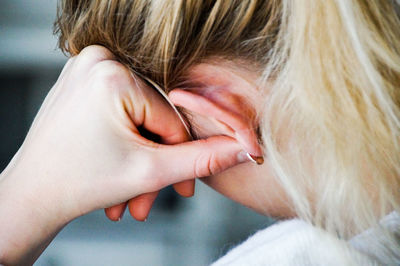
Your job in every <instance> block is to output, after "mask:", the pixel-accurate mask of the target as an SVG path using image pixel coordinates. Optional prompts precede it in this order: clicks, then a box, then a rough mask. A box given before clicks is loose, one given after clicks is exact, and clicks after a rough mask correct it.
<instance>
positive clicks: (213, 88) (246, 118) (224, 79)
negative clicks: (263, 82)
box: [169, 64, 263, 157]
mask: <svg viewBox="0 0 400 266" xmlns="http://www.w3.org/2000/svg"><path fill="white" fill-rule="evenodd" d="M256 79H257V76H256V75H254V73H247V70H244V69H240V70H239V69H238V68H233V67H232V66H229V65H223V64H221V65H220V64H218V65H211V64H199V65H196V66H195V67H193V68H192V69H191V70H190V71H189V74H188V75H187V79H186V81H187V84H188V86H187V87H185V88H177V89H174V90H172V91H171V92H170V93H169V98H170V100H171V101H172V102H173V103H174V104H175V105H177V106H180V107H182V108H184V112H185V113H186V114H189V115H188V117H190V119H189V120H190V121H189V122H190V123H191V124H193V123H194V124H196V123H197V124H198V123H200V126H197V129H199V128H200V129H199V130H200V131H201V129H202V128H203V132H204V128H206V129H207V130H208V131H211V132H213V133H212V134H223V135H228V136H231V137H233V138H235V139H236V140H237V141H238V142H239V143H241V144H242V145H243V149H244V150H245V151H246V152H248V153H249V154H251V155H253V156H255V157H261V156H262V155H263V154H262V149H261V146H260V144H259V142H258V135H257V131H258V130H257V129H258V122H259V121H257V115H256V114H257V111H258V110H257V107H258V102H259V100H260V98H259V97H257V95H258V94H259V92H258V89H257V87H256V86H255V85H254V82H255V80H256ZM257 100H258V102H257ZM199 121H200V122H199ZM213 127H214V128H213ZM195 130H196V129H195ZM195 133H196V132H195ZM203 134H204V133H203ZM209 135H210V134H209ZM209 135H208V136H209ZM208 136H207V135H205V136H201V134H200V138H202V137H208Z"/></svg>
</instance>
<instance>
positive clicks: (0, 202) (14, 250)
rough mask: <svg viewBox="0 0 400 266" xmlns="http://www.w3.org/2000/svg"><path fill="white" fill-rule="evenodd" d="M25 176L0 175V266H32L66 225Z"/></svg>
mask: <svg viewBox="0 0 400 266" xmlns="http://www.w3.org/2000/svg"><path fill="white" fill-rule="evenodd" d="M27 174H28V173H27V172H26V171H24V172H22V171H20V170H18V169H11V170H10V169H7V170H6V171H4V172H3V173H2V174H1V175H0V217H1V218H0V264H4V265H31V264H33V263H34V262H35V260H36V259H37V258H38V257H39V256H40V254H41V253H42V252H43V250H44V249H45V248H46V247H47V245H48V244H49V243H50V242H51V240H52V239H53V238H54V237H55V236H56V235H57V233H58V232H59V231H60V230H61V229H62V227H63V226H64V225H65V224H66V223H67V222H68V219H67V218H66V217H63V216H62V215H61V214H59V213H57V212H56V211H55V210H56V208H54V207H55V205H56V204H54V203H55V200H54V198H53V197H52V195H51V194H47V193H46V192H45V191H46V190H43V189H40V184H37V183H36V184H35V182H33V181H34V178H33V177H32V176H27ZM44 194H47V195H44ZM53 206H54V207H53Z"/></svg>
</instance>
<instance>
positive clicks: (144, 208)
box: [128, 191, 158, 222]
mask: <svg viewBox="0 0 400 266" xmlns="http://www.w3.org/2000/svg"><path fill="white" fill-rule="evenodd" d="M157 195H158V191H157V192H150V193H146V194H143V195H140V196H137V197H135V198H133V199H131V200H130V201H129V202H128V209H129V212H130V214H131V216H132V217H133V218H134V219H135V220H137V221H140V222H144V221H146V220H147V217H148V216H149V213H150V210H151V207H152V206H153V203H154V201H155V199H156V198H157Z"/></svg>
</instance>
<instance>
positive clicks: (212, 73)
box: [56, 0, 400, 236]
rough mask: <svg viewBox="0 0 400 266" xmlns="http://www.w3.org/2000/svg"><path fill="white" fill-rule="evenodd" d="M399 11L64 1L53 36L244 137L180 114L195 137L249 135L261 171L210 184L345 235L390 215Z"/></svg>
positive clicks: (396, 150) (235, 2)
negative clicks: (103, 56)
mask: <svg viewBox="0 0 400 266" xmlns="http://www.w3.org/2000/svg"><path fill="white" fill-rule="evenodd" d="M398 8H399V6H398V4H396V2H395V1H390V0H388V1H378V0H371V1H361V0H360V1H358V0H352V1H350V0H349V1H333V0H329V1H317V0H296V1H293V0H247V1H246V0H232V1H224V0H217V1H211V0H210V1H207V0H204V1H197V0H192V1H190V0H187V1H184V0H174V1H162V0H147V1H146V0H136V1H134V0H107V1H95V0H92V1H90V0H80V1H78V0H74V1H72V0H69V1H62V3H61V4H60V10H59V17H58V20H57V23H56V28H57V31H58V33H59V34H60V46H61V48H62V49H64V50H65V51H67V52H69V53H71V54H72V55H74V54H77V53H79V51H80V50H82V49H83V48H84V47H86V46H89V45H92V44H100V45H103V46H105V47H107V48H108V49H110V50H111V51H112V52H113V53H114V54H115V55H116V56H117V58H118V59H119V60H120V61H121V62H122V63H124V64H125V65H127V66H128V67H129V68H130V69H132V71H135V72H138V73H140V74H142V75H145V76H147V77H149V78H150V79H152V80H154V81H155V82H157V83H158V84H160V85H161V86H163V87H164V88H165V89H166V91H167V92H170V91H173V90H174V89H175V88H183V89H186V90H188V91H191V92H192V93H194V94H197V95H201V96H203V97H204V98H205V99H206V100H207V101H208V102H211V103H213V104H215V105H217V106H219V107H221V108H222V109H224V110H228V113H229V115H233V116H234V119H241V120H246V121H247V124H246V126H245V130H249V131H251V132H253V133H252V135H251V134H250V135H251V136H250V137H248V138H247V139H246V134H247V133H243V132H244V131H242V132H241V133H237V132H236V131H234V132H233V133H232V131H230V133H229V130H230V129H229V128H228V127H224V125H225V126H226V123H220V122H221V121H215V120H212V119H208V120H207V117H205V116H204V115H203V116H196V114H193V113H191V114H190V115H192V116H193V117H192V120H191V121H192V122H193V126H194V127H195V124H196V123H197V124H198V126H197V130H196V131H197V133H198V135H199V137H203V136H206V135H208V134H214V133H223V134H231V135H233V136H234V137H237V138H242V141H243V142H246V141H247V142H248V143H250V144H249V146H250V147H254V145H255V144H254V141H255V140H254V136H257V135H258V136H259V140H260V142H261V143H262V145H263V147H264V153H265V155H266V158H267V162H266V163H265V165H264V166H263V167H261V168H260V167H259V168H256V166H249V165H243V166H238V167H237V168H234V169H232V170H230V171H229V172H227V173H229V174H232V175H234V176H236V177H235V178H218V177H215V178H213V177H211V178H209V179H208V180H207V182H208V183H210V184H211V185H212V186H214V187H216V188H217V189H218V190H220V191H222V192H223V193H225V194H227V195H229V196H230V197H232V198H234V199H236V200H238V201H240V202H242V203H244V204H246V205H249V206H251V207H253V208H255V209H257V210H259V211H260V210H261V211H263V212H264V213H265V212H267V213H274V214H277V215H280V214H282V213H284V214H286V215H287V214H289V215H291V214H296V215H298V216H300V217H302V218H303V219H306V220H308V221H310V222H313V223H314V224H316V225H318V226H322V227H324V228H326V229H327V230H329V231H332V232H337V233H339V235H342V236H350V235H352V234H354V233H355V232H358V231H359V230H363V229H365V228H366V227H369V226H371V225H373V224H374V223H376V221H377V220H378V219H379V218H380V217H381V216H382V215H384V214H385V213H387V212H389V211H391V210H394V209H397V210H399V202H400V198H399V193H400V178H399V170H400V169H399V166H400V165H399V164H400V146H399V126H400V121H399V118H400V110H399V104H400V95H399V88H400V21H399V16H398V13H396V10H397V11H398ZM172 95H173V92H172V94H171V96H172ZM190 99H193V98H190ZM178 101H179V100H178ZM243 110H245V111H243ZM222 122H224V121H222ZM228 125H229V123H228ZM248 135H249V134H247V136H248ZM243 138H244V140H243ZM256 138H257V137H256ZM251 142H253V143H251ZM252 145H253V146H252ZM233 172H234V173H233ZM227 173H225V174H227ZM223 175H224V174H222V176H223ZM231 188H232V189H231ZM277 191H279V192H277ZM274 193H275V194H276V195H277V196H276V197H275V196H273V194H274ZM243 195H245V196H243ZM265 206H266V207H265ZM273 206H280V208H282V209H281V210H276V209H274V207H273ZM278 209H279V208H278ZM282 210H284V211H282Z"/></svg>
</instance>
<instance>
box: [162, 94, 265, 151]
mask: <svg viewBox="0 0 400 266" xmlns="http://www.w3.org/2000/svg"><path fill="white" fill-rule="evenodd" d="M195 91H196V92H193V91H192V90H191V91H189V90H183V89H174V90H172V91H171V92H170V93H169V97H170V99H171V101H172V102H173V103H174V104H175V105H177V106H180V107H183V108H185V109H186V110H187V111H189V112H191V113H193V112H194V113H197V114H199V115H201V116H204V117H208V118H212V119H214V120H215V121H216V122H217V123H220V124H221V125H223V126H224V133H225V134H226V135H229V136H232V137H234V138H236V140H237V141H238V142H239V143H241V144H242V145H243V149H244V150H245V151H246V152H248V153H250V154H251V155H253V156H255V157H261V156H263V153H262V149H261V147H260V144H259V143H258V136H257V134H256V128H255V126H254V123H253V121H250V120H251V118H249V117H246V116H245V115H243V114H242V113H241V112H240V111H241V110H240V109H239V110H236V109H235V108H230V109H227V108H225V107H224V106H223V104H222V103H221V102H220V103H219V102H216V101H215V95H214V96H213V98H214V100H212V97H207V95H209V94H206V95H200V94H198V93H197V92H199V91H201V88H200V89H196V90H195ZM224 95H225V96H227V94H226V93H224V94H220V96H221V97H224ZM228 98H229V97H228ZM223 100H224V99H221V101H223ZM239 107H240V106H239Z"/></svg>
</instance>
